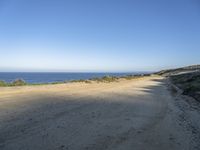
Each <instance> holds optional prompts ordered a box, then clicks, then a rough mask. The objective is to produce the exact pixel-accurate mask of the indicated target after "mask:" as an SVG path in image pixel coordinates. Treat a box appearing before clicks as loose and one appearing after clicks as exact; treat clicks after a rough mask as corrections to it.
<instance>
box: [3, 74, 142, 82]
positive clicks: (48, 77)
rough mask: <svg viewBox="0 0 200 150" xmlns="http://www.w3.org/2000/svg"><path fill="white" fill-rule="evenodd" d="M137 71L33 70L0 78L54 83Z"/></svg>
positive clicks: (7, 80) (8, 80) (4, 75)
mask: <svg viewBox="0 0 200 150" xmlns="http://www.w3.org/2000/svg"><path fill="white" fill-rule="evenodd" d="M141 73H143V72H135V73H50V72H48V73H47V72H46V73H44V72H43V73H39V72H37V73H31V72H0V80H3V81H6V82H12V81H14V80H16V79H23V80H25V81H26V82H27V83H52V82H62V81H70V80H78V79H90V78H95V77H103V76H106V75H109V76H124V75H136V74H141Z"/></svg>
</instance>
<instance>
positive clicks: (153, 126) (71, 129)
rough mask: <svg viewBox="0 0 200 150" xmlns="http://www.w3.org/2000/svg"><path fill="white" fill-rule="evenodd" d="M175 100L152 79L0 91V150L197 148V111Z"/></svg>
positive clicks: (160, 82)
mask: <svg viewBox="0 0 200 150" xmlns="http://www.w3.org/2000/svg"><path fill="white" fill-rule="evenodd" d="M179 98H180V97H179V96H177V95H172V94H171V93H170V91H169V90H168V89H167V85H166V82H165V79H164V78H162V77H157V76H154V77H145V78H142V79H135V80H121V81H119V82H113V83H91V84H89V83H88V84H86V83H70V84H61V85H45V86H25V87H12V88H8V87H7V88H0V149H1V150H62V149H65V150H133V149H134V150H175V149H176V150H178V149H181V150H190V149H198V148H199V145H198V143H199V140H198V139H199V138H198V136H199V128H198V126H199V125H200V119H199V113H198V110H197V109H194V110H193V109H192V108H190V107H191V106H189V104H187V103H186V102H181V101H179ZM185 107H187V110H185ZM191 113H193V114H191ZM194 114H195V115H196V116H194ZM189 115H192V116H193V118H192V119H191V118H190V116H189ZM198 119H199V120H198ZM192 120H194V122H193V121H192Z"/></svg>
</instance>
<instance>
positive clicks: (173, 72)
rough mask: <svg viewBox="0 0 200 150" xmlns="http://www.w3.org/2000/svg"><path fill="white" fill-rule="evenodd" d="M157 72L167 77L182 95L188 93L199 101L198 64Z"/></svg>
mask: <svg viewBox="0 0 200 150" xmlns="http://www.w3.org/2000/svg"><path fill="white" fill-rule="evenodd" d="M158 74H159V75H162V76H167V77H169V79H170V81H171V82H172V83H173V84H175V85H176V86H177V87H178V88H180V89H181V90H182V93H183V94H184V95H189V96H191V97H193V98H195V99H196V100H198V101H199V102H200V65H193V66H188V67H183V68H177V69H170V70H163V71H160V72H158Z"/></svg>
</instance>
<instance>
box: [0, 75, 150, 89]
mask: <svg viewBox="0 0 200 150" xmlns="http://www.w3.org/2000/svg"><path fill="white" fill-rule="evenodd" d="M149 75H150V74H141V75H127V76H121V77H116V76H103V77H100V78H91V79H87V80H84V79H79V80H72V81H63V82H52V83H33V84H31V83H27V82H25V81H24V80H23V79H16V80H14V81H13V82H11V83H8V82H5V81H0V87H5V86H23V85H47V84H61V83H68V82H83V83H92V82H105V83H110V82H117V81H118V80H119V79H126V80H132V79H136V78H141V77H143V76H149Z"/></svg>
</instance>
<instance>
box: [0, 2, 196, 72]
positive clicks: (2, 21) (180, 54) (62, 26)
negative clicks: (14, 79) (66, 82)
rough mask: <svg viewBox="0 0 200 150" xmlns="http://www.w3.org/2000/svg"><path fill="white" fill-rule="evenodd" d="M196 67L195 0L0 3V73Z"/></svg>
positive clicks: (115, 70)
mask: <svg viewBox="0 0 200 150" xmlns="http://www.w3.org/2000/svg"><path fill="white" fill-rule="evenodd" d="M192 64H200V2H199V0H1V1H0V71H70V72H76V71H78V72H79V71H81V72H82V71H83V72H88V71H89V72H96V71H97V72H101V71H106V72H117V71H120V72H123V71H125V72H127V71H128V72H129V71H154V70H159V69H165V68H171V67H173V68H174V67H179V66H185V65H192Z"/></svg>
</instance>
